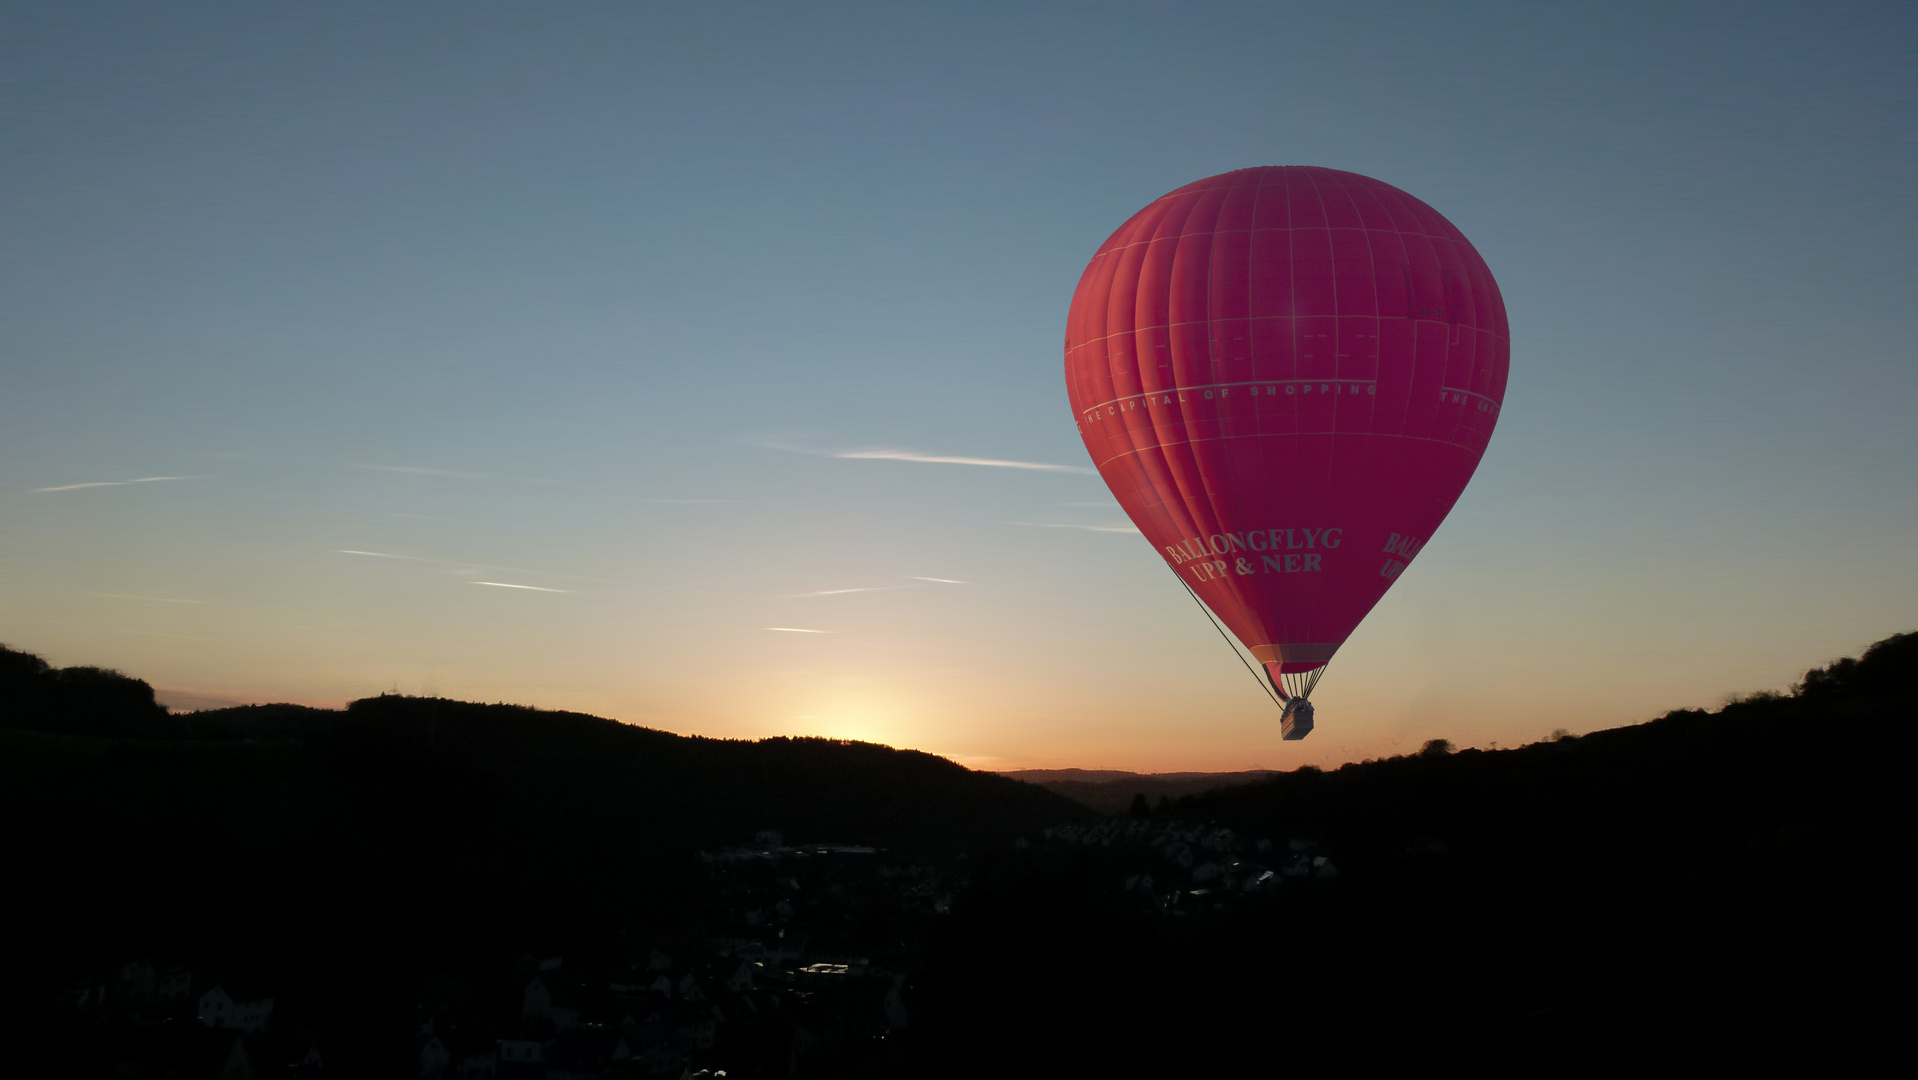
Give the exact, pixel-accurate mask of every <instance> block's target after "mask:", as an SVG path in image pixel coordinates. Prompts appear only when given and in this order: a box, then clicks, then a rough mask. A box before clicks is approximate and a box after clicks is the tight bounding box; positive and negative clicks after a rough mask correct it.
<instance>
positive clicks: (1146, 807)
mask: <svg viewBox="0 0 1918 1080" xmlns="http://www.w3.org/2000/svg"><path fill="white" fill-rule="evenodd" d="M1126 813H1127V814H1129V815H1130V816H1132V817H1135V818H1147V817H1151V816H1152V804H1151V803H1149V802H1147V801H1146V797H1145V792H1143V791H1141V792H1139V793H1138V794H1137V795H1134V796H1133V797H1132V806H1131V807H1130V808H1128V809H1127V810H1126Z"/></svg>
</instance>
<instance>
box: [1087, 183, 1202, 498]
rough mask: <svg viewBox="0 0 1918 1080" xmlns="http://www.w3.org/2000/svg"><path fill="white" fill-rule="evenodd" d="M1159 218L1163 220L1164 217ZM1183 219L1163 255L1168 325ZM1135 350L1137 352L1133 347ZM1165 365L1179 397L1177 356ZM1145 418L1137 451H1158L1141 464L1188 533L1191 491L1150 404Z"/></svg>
mask: <svg viewBox="0 0 1918 1080" xmlns="http://www.w3.org/2000/svg"><path fill="white" fill-rule="evenodd" d="M1201 197H1202V193H1199V192H1194V193H1192V195H1191V196H1189V197H1188V199H1187V200H1186V201H1185V204H1184V206H1183V207H1182V209H1183V210H1184V212H1185V214H1186V220H1190V218H1191V213H1192V210H1191V208H1192V206H1193V205H1195V200H1197V199H1199V198H1201ZM1174 212H1176V211H1174V210H1171V209H1168V211H1167V214H1166V216H1170V214H1172V213H1174ZM1161 220H1163V218H1162V219H1161ZM1186 220H1182V221H1180V222H1179V232H1178V233H1176V234H1174V235H1173V236H1171V237H1167V238H1165V239H1170V240H1171V241H1172V243H1171V244H1170V245H1169V246H1170V247H1171V249H1172V250H1171V251H1170V252H1169V253H1168V254H1167V255H1166V256H1165V258H1166V260H1167V261H1166V267H1165V274H1164V285H1163V287H1164V288H1165V289H1166V290H1167V297H1166V302H1167V304H1168V307H1167V320H1166V321H1167V323H1168V325H1170V324H1171V322H1172V319H1171V309H1170V306H1169V305H1170V304H1171V300H1172V297H1171V295H1170V291H1171V287H1172V282H1173V275H1172V269H1173V267H1174V266H1176V265H1177V259H1178V241H1179V238H1180V237H1181V236H1183V235H1184V230H1185V224H1186ZM1155 231H1156V230H1155ZM1146 255H1147V256H1148V257H1149V256H1150V255H1151V247H1150V245H1148V246H1147V249H1146ZM1135 289H1136V285H1135ZM1168 342H1169V343H1168V351H1171V348H1170V345H1171V341H1170V335H1168ZM1135 345H1136V342H1135ZM1134 351H1135V354H1136V348H1135V350H1134ZM1110 356H1111V354H1110V352H1108V353H1107V362H1108V363H1110ZM1168 367H1169V369H1170V372H1171V383H1172V391H1173V397H1174V398H1175V399H1176V398H1177V397H1178V390H1179V379H1178V360H1177V357H1176V356H1172V357H1168ZM1146 419H1147V420H1148V421H1149V422H1150V425H1151V428H1152V436H1153V445H1152V446H1151V447H1150V448H1144V447H1141V448H1139V449H1140V450H1144V449H1154V450H1157V451H1159V455H1158V457H1157V459H1154V458H1153V457H1152V456H1151V455H1149V454H1141V456H1140V461H1141V463H1142V467H1144V468H1145V470H1146V471H1147V472H1148V473H1153V472H1157V473H1159V474H1161V475H1162V476H1163V478H1164V479H1165V480H1166V481H1167V482H1168V486H1169V487H1170V488H1171V490H1173V491H1175V492H1177V493H1178V496H1179V504H1180V505H1179V506H1178V507H1177V508H1171V507H1168V509H1167V511H1166V512H1167V515H1168V516H1169V517H1171V518H1172V519H1173V521H1174V524H1177V525H1179V531H1180V532H1189V531H1191V530H1192V528H1193V526H1194V525H1196V524H1197V522H1196V520H1195V515H1194V514H1193V508H1192V505H1191V503H1192V496H1191V493H1190V492H1189V491H1188V489H1187V487H1186V485H1185V484H1184V483H1183V482H1181V480H1180V479H1179V477H1180V470H1179V469H1178V468H1177V467H1176V466H1175V465H1174V463H1173V462H1172V460H1171V457H1170V455H1168V454H1167V453H1166V452H1165V447H1166V446H1167V445H1168V441H1167V439H1166V436H1167V434H1168V433H1167V431H1166V430H1165V429H1164V427H1162V426H1161V423H1160V421H1159V419H1158V418H1157V417H1155V416H1154V415H1153V414H1152V413H1151V411H1150V409H1149V407H1148V411H1147V413H1146ZM1181 426H1183V417H1181ZM1127 441H1128V442H1135V444H1136V440H1134V439H1133V438H1132V436H1131V432H1130V430H1128V431H1127ZM1135 452H1137V451H1135ZM1154 465H1156V466H1157V468H1156V469H1155V468H1153V466H1154ZM1162 502H1163V500H1162Z"/></svg>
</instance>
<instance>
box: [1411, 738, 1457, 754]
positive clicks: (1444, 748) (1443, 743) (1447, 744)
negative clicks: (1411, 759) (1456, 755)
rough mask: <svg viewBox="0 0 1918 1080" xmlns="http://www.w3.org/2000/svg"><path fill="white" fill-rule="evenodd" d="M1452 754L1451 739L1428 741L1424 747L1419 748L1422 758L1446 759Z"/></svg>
mask: <svg viewBox="0 0 1918 1080" xmlns="http://www.w3.org/2000/svg"><path fill="white" fill-rule="evenodd" d="M1451 752H1452V740H1450V739H1428V740H1427V741H1426V743H1425V745H1424V746H1421V747H1419V756H1420V757H1431V758H1436V757H1444V756H1445V755H1447V754H1449V753H1451Z"/></svg>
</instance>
